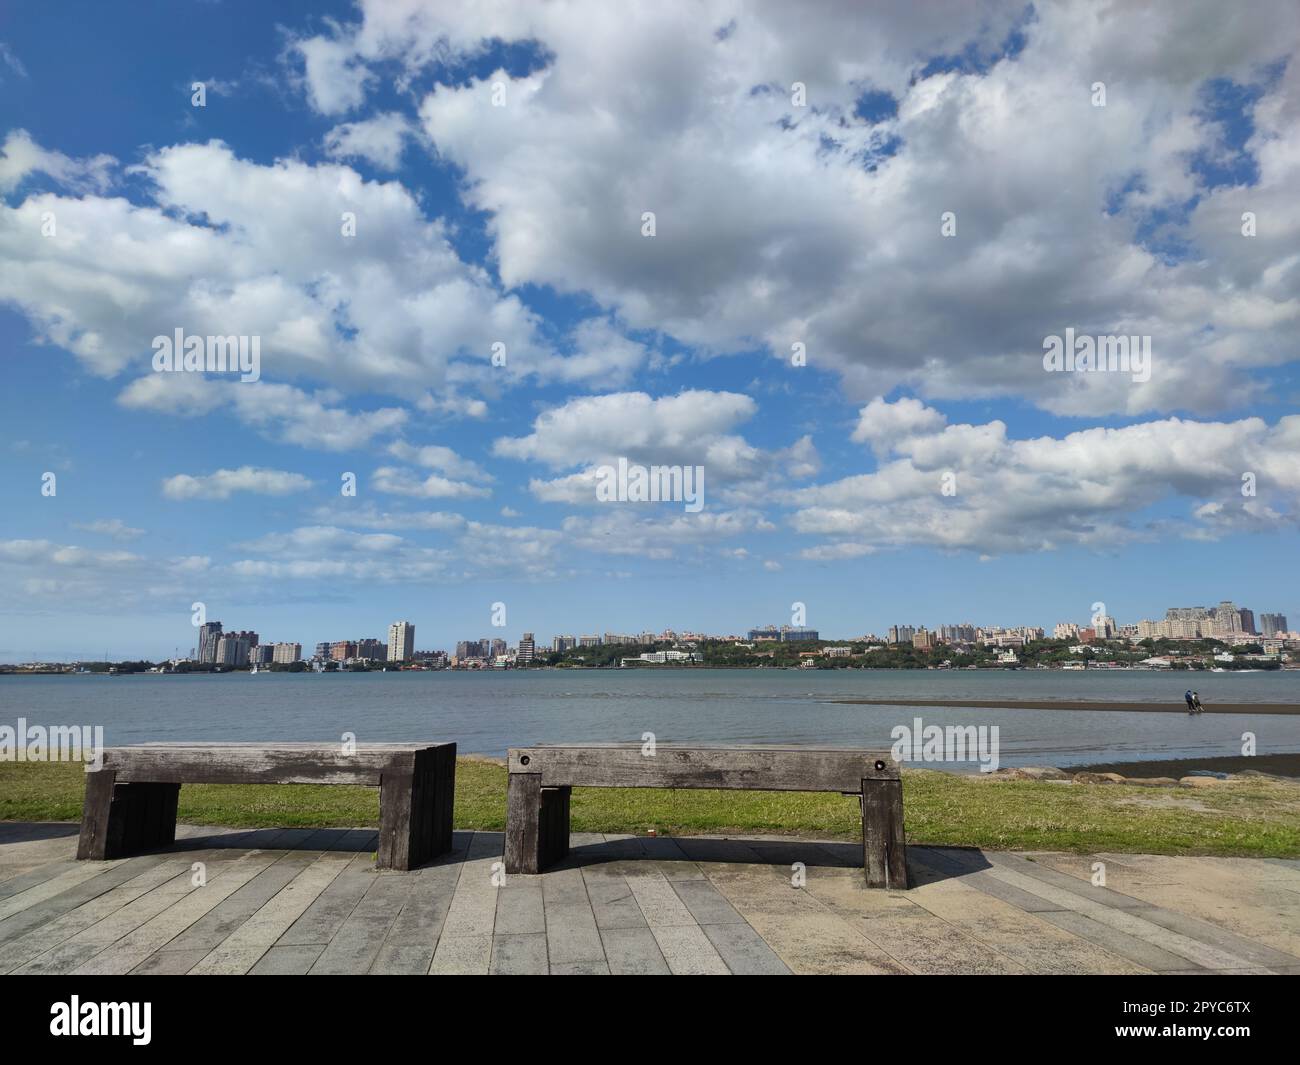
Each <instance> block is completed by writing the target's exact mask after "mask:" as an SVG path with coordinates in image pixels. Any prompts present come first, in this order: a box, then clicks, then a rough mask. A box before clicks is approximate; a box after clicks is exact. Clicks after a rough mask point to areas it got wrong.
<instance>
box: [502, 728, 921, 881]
mask: <svg viewBox="0 0 1300 1065" xmlns="http://www.w3.org/2000/svg"><path fill="white" fill-rule="evenodd" d="M508 768H509V785H508V792H507V805H506V846H505V866H506V872H507V873H540V872H541V871H542V870H543V869H545V868H546V867H547V866H549V865H552V864H554V863H555V862H557V861H559V860H560V859H561V858H563V857H564V856H565V855H566V854H568V853H569V795H570V792H571V790H572V789H573V788H722V789H731V790H744V791H828V792H840V793H842V794H845V795H857V796H859V797H860V799H861V802H862V856H863V863H862V864H863V868H864V869H865V871H866V881H867V886H868V887H882V888H905V887H907V849H906V844H905V842H904V838H903V781H902V778H901V776H900V774H899V768H898V763H897V762H895V761H894V759H893V756H892V755H890V753H889V752H888V751H864V750H846V749H843V748H838V749H836V748H820V749H819V748H811V747H678V746H669V745H665V744H659V745H658V746H657V747H656V748H655V753H654V754H653V755H644V754H642V749H641V747H640V745H638V744H592V745H584V746H580V747H579V746H561V745H545V746H538V747H512V748H511V749H510V757H509V760H508Z"/></svg>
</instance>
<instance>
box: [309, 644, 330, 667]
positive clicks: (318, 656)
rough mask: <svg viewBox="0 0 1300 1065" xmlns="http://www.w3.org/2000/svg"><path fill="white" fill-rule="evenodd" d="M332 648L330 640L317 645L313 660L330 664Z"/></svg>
mask: <svg viewBox="0 0 1300 1065" xmlns="http://www.w3.org/2000/svg"><path fill="white" fill-rule="evenodd" d="M330 647H331V644H330V642H329V640H321V642H320V643H318V644H317V645H316V653H315V654H314V655H312V659H313V660H314V661H317V662H328V661H329V657H330Z"/></svg>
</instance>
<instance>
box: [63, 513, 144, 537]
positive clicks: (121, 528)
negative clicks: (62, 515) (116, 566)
mask: <svg viewBox="0 0 1300 1065" xmlns="http://www.w3.org/2000/svg"><path fill="white" fill-rule="evenodd" d="M72 527H73V528H74V529H80V530H81V531H82V532H92V533H99V534H100V535H101V536H110V537H112V538H113V539H114V540H137V539H139V538H140V537H141V536H143V535H144V530H143V529H133V528H132V527H131V526H129V525H127V524H126V522H124V521H123V520H122V519H121V518H100V519H98V520H96V521H88V522H74V523H73V526H72Z"/></svg>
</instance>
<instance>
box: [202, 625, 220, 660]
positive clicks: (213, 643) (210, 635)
mask: <svg viewBox="0 0 1300 1065" xmlns="http://www.w3.org/2000/svg"><path fill="white" fill-rule="evenodd" d="M220 642H221V622H219V621H208V622H205V623H204V624H202V625H200V626H199V661H200V662H216V660H217V644H218V643H220Z"/></svg>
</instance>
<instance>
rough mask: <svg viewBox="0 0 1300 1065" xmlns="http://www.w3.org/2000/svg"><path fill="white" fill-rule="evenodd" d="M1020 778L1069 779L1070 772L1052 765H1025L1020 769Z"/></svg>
mask: <svg viewBox="0 0 1300 1065" xmlns="http://www.w3.org/2000/svg"><path fill="white" fill-rule="evenodd" d="M1018 772H1019V773H1020V777H1019V779H1020V780H1069V779H1071V778H1070V774H1069V773H1065V772H1062V771H1061V770H1060V769H1057V768H1056V767H1055V766H1050V765H1025V766H1021V767H1020V768H1019V770H1018Z"/></svg>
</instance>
